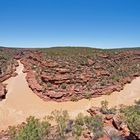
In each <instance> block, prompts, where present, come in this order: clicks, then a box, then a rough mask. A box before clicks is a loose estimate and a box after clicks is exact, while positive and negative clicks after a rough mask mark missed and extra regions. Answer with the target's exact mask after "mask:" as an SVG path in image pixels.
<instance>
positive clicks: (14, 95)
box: [0, 62, 140, 130]
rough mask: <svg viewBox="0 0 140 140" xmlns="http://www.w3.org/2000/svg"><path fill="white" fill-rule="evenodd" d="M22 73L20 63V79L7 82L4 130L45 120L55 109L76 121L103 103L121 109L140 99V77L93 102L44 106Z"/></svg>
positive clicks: (1, 111)
mask: <svg viewBox="0 0 140 140" xmlns="http://www.w3.org/2000/svg"><path fill="white" fill-rule="evenodd" d="M22 70H23V65H22V64H21V63H20V62H19V67H17V70H16V72H17V73H18V76H16V77H12V78H10V79H8V80H6V81H5V82H4V83H6V84H7V89H8V93H7V96H6V99H5V100H3V101H1V102H0V130H1V129H6V128H7V127H8V126H9V125H17V124H19V123H21V122H23V121H25V119H26V118H27V117H28V116H30V115H34V116H36V117H39V118H42V117H44V116H45V115H49V114H50V113H51V112H52V111H53V110H55V109H57V110H60V109H62V110H67V111H68V112H69V114H70V116H71V117H75V116H76V115H77V114H78V113H80V112H81V113H84V114H87V112H86V110H87V109H89V108H90V107H91V106H93V105H94V106H100V102H101V101H102V100H107V101H108V102H109V105H110V106H117V105H119V104H125V105H131V104H133V103H134V101H135V100H137V99H140V77H138V78H136V79H135V80H133V81H132V83H131V84H127V85H125V87H124V89H123V90H122V91H121V92H114V93H112V94H111V95H105V96H101V97H98V98H93V99H91V100H90V101H89V100H86V99H82V100H80V101H78V102H71V101H69V102H63V103H57V102H54V101H49V102H44V101H43V100H41V99H40V98H39V97H38V96H36V95H35V94H34V93H33V92H32V90H31V89H30V88H29V87H28V84H27V82H26V80H25V76H26V74H25V73H22Z"/></svg>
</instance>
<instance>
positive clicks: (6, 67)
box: [0, 47, 18, 100]
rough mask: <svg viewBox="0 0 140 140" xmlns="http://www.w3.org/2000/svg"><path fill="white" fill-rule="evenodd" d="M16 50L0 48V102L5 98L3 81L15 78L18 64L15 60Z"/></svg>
mask: <svg viewBox="0 0 140 140" xmlns="http://www.w3.org/2000/svg"><path fill="white" fill-rule="evenodd" d="M15 54H16V49H9V48H3V47H0V100H2V99H4V98H5V95H6V92H7V91H6V86H5V85H3V84H2V82H3V81H5V80H6V79H8V78H10V77H11V76H15V75H16V74H15V73H14V72H15V70H16V68H15V67H16V66H18V63H17V62H16V60H14V55H15Z"/></svg>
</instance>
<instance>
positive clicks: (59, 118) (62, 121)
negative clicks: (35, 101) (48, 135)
mask: <svg viewBox="0 0 140 140" xmlns="http://www.w3.org/2000/svg"><path fill="white" fill-rule="evenodd" d="M52 117H53V118H54V120H55V121H56V122H57V124H58V130H59V134H60V137H61V138H64V136H65V129H66V125H67V121H68V119H69V115H68V112H67V111H62V110H61V111H58V110H55V111H53V112H52Z"/></svg>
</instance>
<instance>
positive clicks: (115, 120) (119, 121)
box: [112, 114, 123, 130]
mask: <svg viewBox="0 0 140 140" xmlns="http://www.w3.org/2000/svg"><path fill="white" fill-rule="evenodd" d="M122 122H123V121H122V118H121V116H120V115H119V114H117V115H114V116H113V122H112V123H113V125H114V127H115V128H116V129H118V130H120V129H121V124H122Z"/></svg>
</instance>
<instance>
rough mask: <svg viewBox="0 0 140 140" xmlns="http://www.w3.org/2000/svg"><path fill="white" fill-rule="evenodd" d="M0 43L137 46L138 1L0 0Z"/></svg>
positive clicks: (139, 30)
mask: <svg viewBox="0 0 140 140" xmlns="http://www.w3.org/2000/svg"><path fill="white" fill-rule="evenodd" d="M0 45H1V46H9V47H52V46H89V47H96V48H114V47H115V48H116V47H140V0H0Z"/></svg>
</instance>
